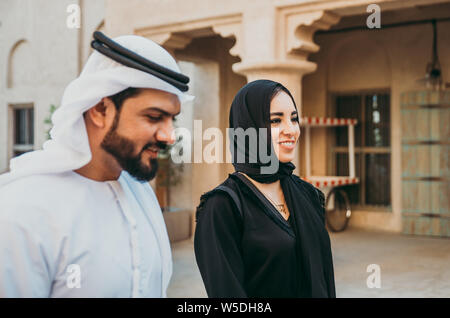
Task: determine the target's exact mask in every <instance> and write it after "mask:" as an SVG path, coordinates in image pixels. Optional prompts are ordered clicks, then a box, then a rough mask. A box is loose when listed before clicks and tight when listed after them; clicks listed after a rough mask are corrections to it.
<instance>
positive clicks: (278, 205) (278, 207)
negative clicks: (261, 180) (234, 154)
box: [239, 172, 287, 215]
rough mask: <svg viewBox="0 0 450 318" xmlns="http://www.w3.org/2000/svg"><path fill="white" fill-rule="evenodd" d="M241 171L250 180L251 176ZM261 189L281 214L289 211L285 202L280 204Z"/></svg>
mask: <svg viewBox="0 0 450 318" xmlns="http://www.w3.org/2000/svg"><path fill="white" fill-rule="evenodd" d="M239 173H240V174H243V175H245V177H246V178H247V179H249V180H250V178H249V177H248V176H247V175H246V174H245V173H243V172H239ZM250 181H251V182H252V183H254V182H253V181H252V180H250ZM255 186H256V185H255ZM258 190H259V189H258ZM259 191H260V192H261V193H263V194H264V196H265V197H266V198H267V199H269V201H270V202H271V203H272V204H273V206H274V207H275V209H277V210H278V211H280V212H281V214H284V215H287V211H286V210H285V206H284V204H283V203H282V204H278V203H276V202H275V201H273V200H272V199H271V198H270V196H269V195H268V194H267V193H264V192H262V191H261V190H259Z"/></svg>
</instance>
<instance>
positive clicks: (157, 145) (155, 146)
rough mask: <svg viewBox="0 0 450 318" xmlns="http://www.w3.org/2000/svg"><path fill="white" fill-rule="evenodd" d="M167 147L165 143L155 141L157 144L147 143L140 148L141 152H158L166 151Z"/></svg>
mask: <svg viewBox="0 0 450 318" xmlns="http://www.w3.org/2000/svg"><path fill="white" fill-rule="evenodd" d="M168 146H169V145H168V144H167V143H166V142H163V141H157V142H149V143H148V144H146V145H145V146H144V148H142V151H145V150H147V149H148V148H158V151H160V150H166V149H167V147H168Z"/></svg>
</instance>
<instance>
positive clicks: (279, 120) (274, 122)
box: [270, 118, 281, 124]
mask: <svg viewBox="0 0 450 318" xmlns="http://www.w3.org/2000/svg"><path fill="white" fill-rule="evenodd" d="M270 123H271V124H279V123H281V119H280V118H275V119H271V120H270Z"/></svg>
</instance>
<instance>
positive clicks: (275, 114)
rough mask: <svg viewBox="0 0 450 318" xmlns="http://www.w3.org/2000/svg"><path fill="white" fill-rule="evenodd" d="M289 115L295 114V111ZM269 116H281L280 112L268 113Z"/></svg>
mask: <svg viewBox="0 0 450 318" xmlns="http://www.w3.org/2000/svg"><path fill="white" fill-rule="evenodd" d="M291 115H297V111H296V110H294V111H293V112H292V113H291ZM270 116H283V113H282V112H276V113H270Z"/></svg>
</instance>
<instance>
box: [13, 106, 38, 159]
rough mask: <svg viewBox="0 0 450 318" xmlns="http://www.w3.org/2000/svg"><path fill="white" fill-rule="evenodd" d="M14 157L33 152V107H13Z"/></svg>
mask: <svg viewBox="0 0 450 318" xmlns="http://www.w3.org/2000/svg"><path fill="white" fill-rule="evenodd" d="M12 121H13V127H12V128H13V129H12V139H13V140H12V156H13V157H16V156H20V155H21V154H23V153H25V152H28V151H31V150H33V147H34V110H33V106H32V105H17V106H13V107H12Z"/></svg>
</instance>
